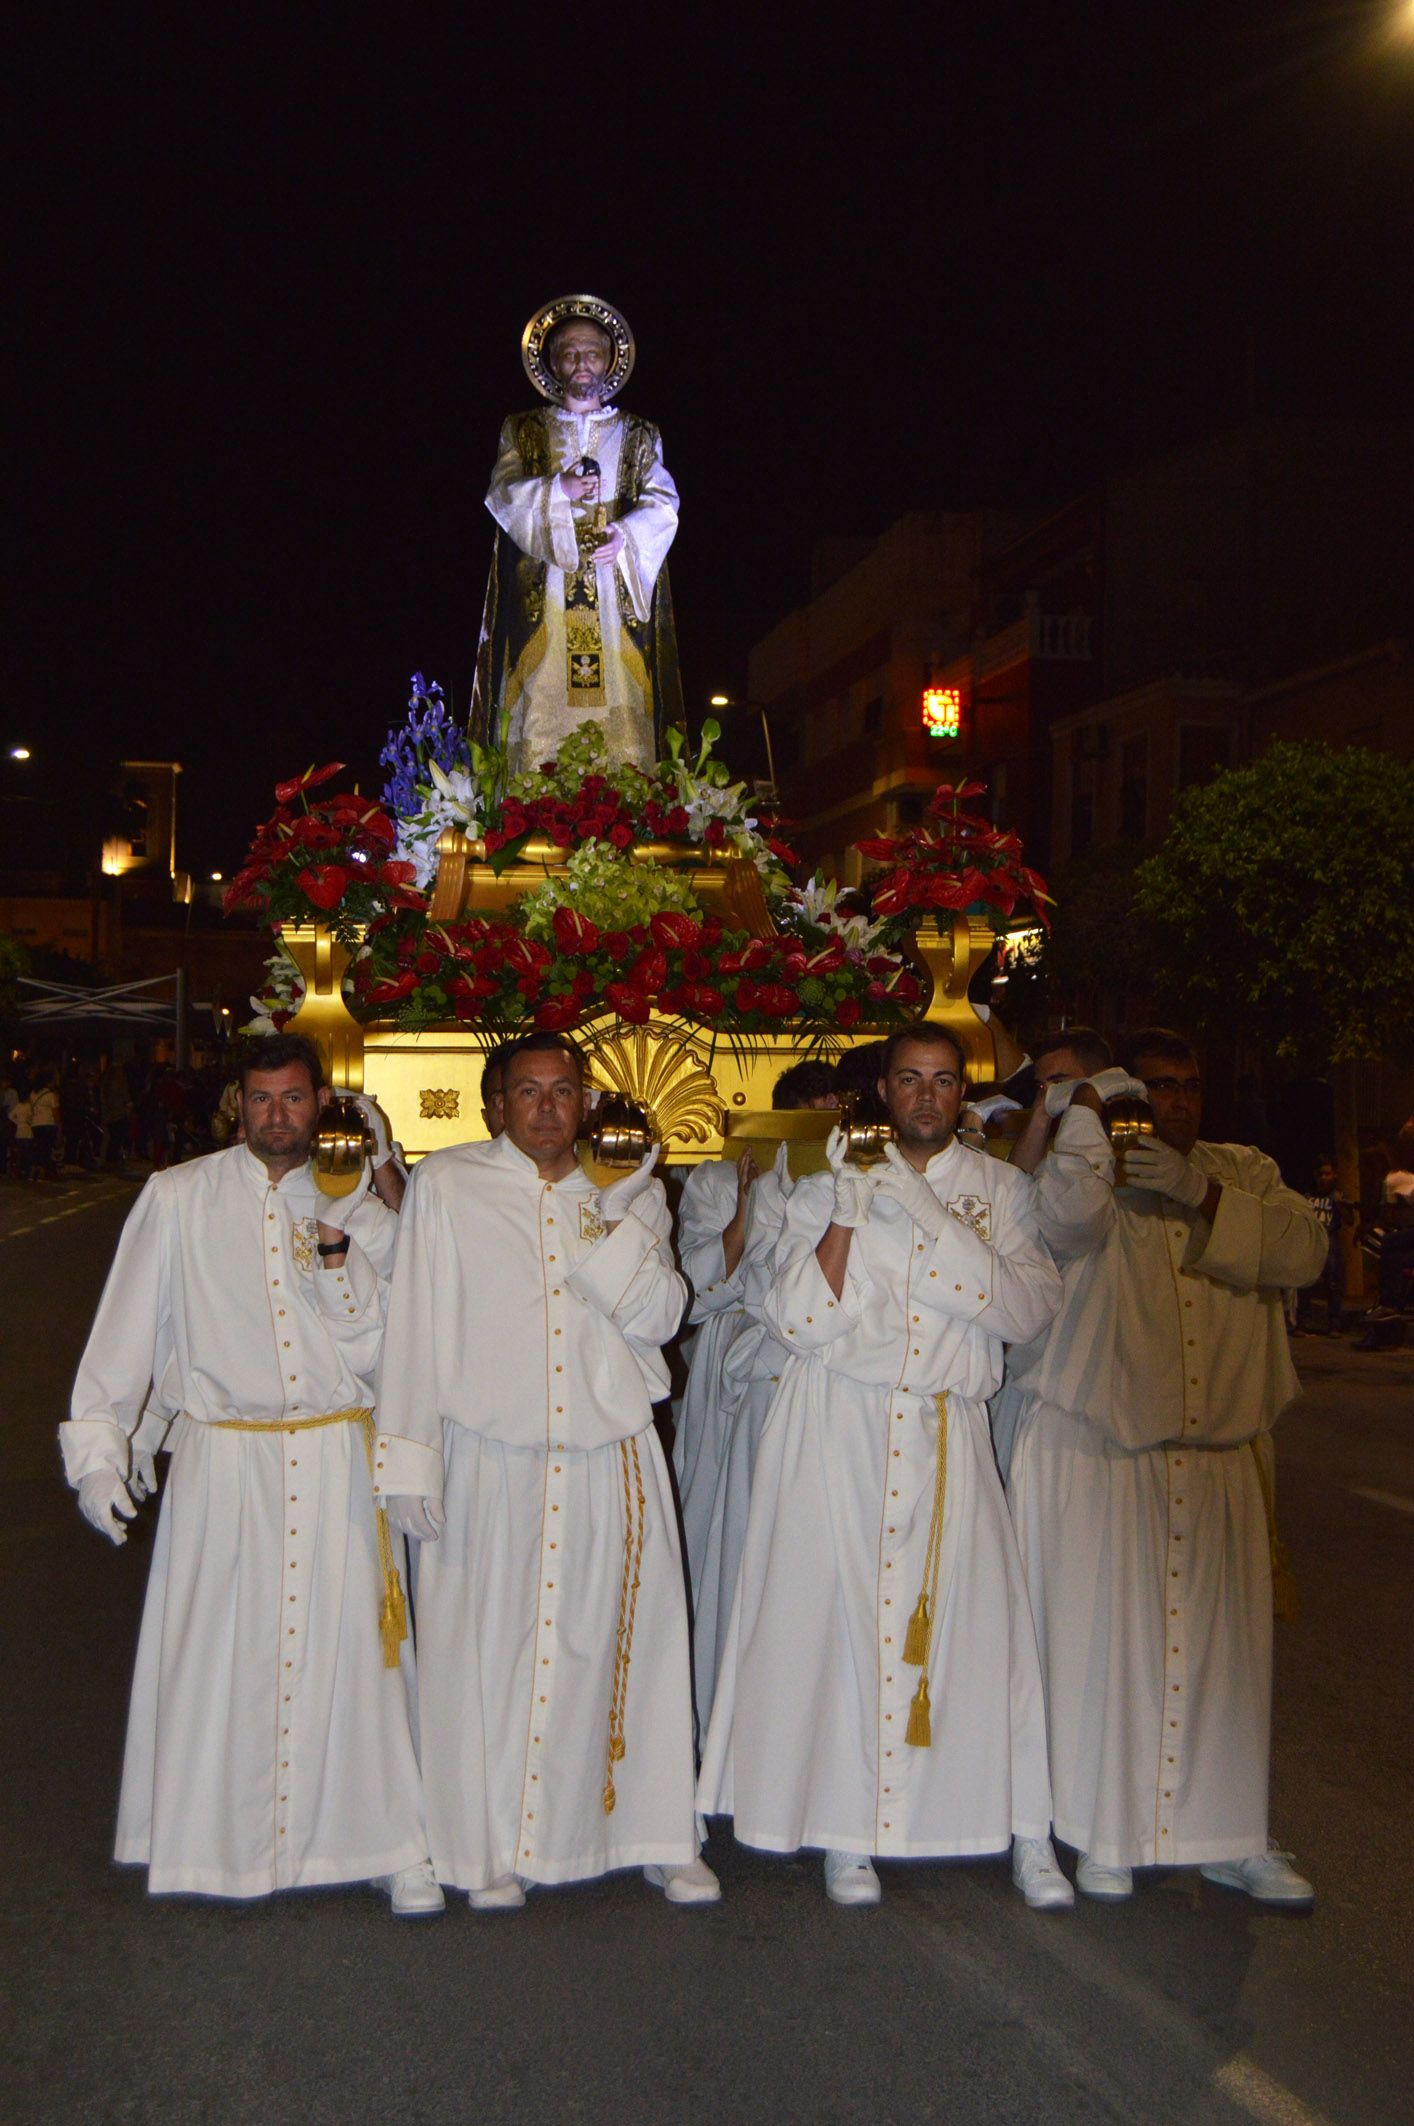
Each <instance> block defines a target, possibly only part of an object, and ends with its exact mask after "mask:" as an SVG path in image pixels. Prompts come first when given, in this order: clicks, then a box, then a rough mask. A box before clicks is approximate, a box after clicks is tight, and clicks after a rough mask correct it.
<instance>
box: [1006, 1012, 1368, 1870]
mask: <svg viewBox="0 0 1414 2126" xmlns="http://www.w3.org/2000/svg"><path fill="white" fill-rule="evenodd" d="M1129 1048H1130V1060H1131V1069H1132V1073H1133V1077H1134V1079H1135V1080H1136V1081H1138V1085H1139V1088H1140V1089H1141V1090H1142V1091H1143V1092H1144V1093H1145V1094H1146V1096H1147V1098H1148V1101H1149V1104H1150V1107H1151V1109H1152V1113H1153V1123H1154V1134H1153V1135H1152V1136H1150V1137H1146V1138H1141V1139H1140V1140H1139V1141H1138V1142H1131V1143H1127V1144H1126V1145H1125V1147H1124V1166H1123V1172H1122V1174H1117V1173H1116V1161H1115V1152H1114V1150H1113V1148H1112V1146H1111V1144H1110V1142H1109V1140H1108V1138H1107V1137H1106V1134H1105V1130H1104V1126H1103V1122H1102V1119H1101V1117H1102V1110H1103V1106H1104V1102H1105V1098H1106V1094H1107V1090H1109V1089H1112V1088H1110V1087H1108V1086H1107V1080H1108V1079H1109V1076H1110V1074H1109V1073H1107V1072H1102V1073H1101V1074H1100V1075H1099V1076H1098V1077H1092V1076H1091V1075H1090V1070H1091V1065H1092V1063H1093V1060H1094V1058H1093V1056H1092V1055H1091V1054H1089V1053H1086V1052H1083V1051H1082V1048H1081V1047H1080V1045H1079V1044H1077V1043H1075V1042H1072V1043H1071V1044H1069V1045H1067V1044H1066V1042H1065V1041H1064V1040H1063V1039H1062V1038H1061V1037H1057V1040H1056V1042H1055V1043H1052V1044H1047V1047H1046V1053H1045V1055H1044V1058H1042V1057H1041V1056H1040V1055H1039V1054H1038V1059H1037V1068H1038V1072H1039V1071H1040V1070H1041V1068H1042V1064H1043V1062H1044V1064H1045V1066H1047V1067H1048V1070H1049V1074H1050V1076H1051V1078H1052V1080H1053V1082H1052V1086H1051V1091H1050V1094H1049V1096H1048V1097H1049V1099H1050V1103H1051V1104H1050V1112H1051V1113H1052V1115H1054V1114H1056V1113H1057V1111H1058V1110H1059V1109H1061V1108H1062V1106H1063V1112H1061V1119H1060V1122H1059V1125H1058V1127H1057V1129H1056V1133H1055V1138H1054V1142H1053V1144H1052V1147H1051V1149H1050V1151H1049V1153H1048V1154H1047V1156H1046V1157H1045V1158H1044V1159H1043V1160H1042V1161H1041V1163H1040V1165H1039V1167H1038V1168H1037V1176H1036V1192H1037V1209H1038V1216H1039V1220H1040V1226H1041V1231H1042V1233H1043V1234H1044V1236H1045V1238H1046V1240H1047V1241H1048V1243H1049V1245H1050V1247H1051V1249H1052V1251H1053V1253H1054V1254H1055V1257H1056V1260H1057V1261H1058V1263H1059V1264H1060V1265H1061V1268H1062V1272H1063V1276H1064V1283H1065V1300H1064V1304H1063V1307H1062V1309H1061V1311H1060V1313H1059V1314H1058V1316H1057V1317H1056V1319H1055V1321H1054V1322H1053V1323H1052V1324H1051V1325H1050V1326H1049V1327H1048V1328H1047V1329H1045V1330H1044V1331H1043V1332H1042V1334H1040V1335H1039V1336H1036V1337H1033V1338H1031V1339H1029V1340H1027V1339H1023V1340H1021V1348H1019V1349H1016V1350H1013V1351H1012V1353H1011V1354H1010V1357H1009V1359H1008V1382H1007V1386H1006V1389H1005V1391H1004V1393H1003V1395H1002V1397H1001V1398H1000V1399H999V1402H998V1407H997V1411H996V1416H997V1418H998V1423H999V1430H1005V1431H1006V1432H1007V1433H1013V1434H1014V1437H1015V1444H1014V1446H1013V1449H1012V1454H1011V1469H1010V1477H1009V1483H1008V1493H1009V1497H1010V1500H1011V1506H1012V1512H1013V1515H1014V1517H1015V1521H1016V1528H1017V1535H1018V1538H1019V1541H1020V1544H1021V1552H1022V1557H1023V1559H1024V1560H1025V1565H1026V1576H1027V1581H1028V1584H1029V1586H1030V1590H1031V1601H1032V1607H1033V1610H1034V1612H1035V1617H1036V1630H1037V1636H1038V1638H1039V1641H1040V1647H1041V1663H1042V1669H1043V1672H1044V1675H1045V1679H1046V1705H1047V1717H1048V1724H1049V1733H1050V1746H1051V1778H1052V1782H1053V1784H1054V1788H1055V1805H1056V1806H1055V1822H1056V1833H1057V1836H1058V1837H1060V1838H1062V1839H1064V1840H1065V1842H1066V1843H1067V1844H1068V1845H1072V1846H1074V1847H1076V1848H1077V1850H1078V1852H1079V1855H1080V1858H1079V1864H1078V1867H1077V1871H1076V1885H1077V1887H1078V1888H1079V1889H1080V1890H1082V1891H1083V1892H1084V1893H1085V1894H1086V1895H1087V1896H1089V1897H1096V1898H1102V1899H1109V1900H1116V1899H1122V1898H1126V1897H1128V1896H1130V1895H1131V1893H1132V1891H1133V1887H1134V1879H1133V1870H1134V1869H1135V1868H1136V1867H1153V1866H1156V1865H1157V1866H1163V1865H1165V1864H1168V1865H1174V1866H1178V1865H1186V1866H1194V1865H1196V1866H1198V1867H1199V1868H1200V1869H1201V1871H1202V1873H1203V1874H1204V1875H1206V1876H1208V1877H1209V1878H1210V1879H1211V1880H1213V1881H1215V1882H1219V1883H1222V1884H1224V1885H1226V1886H1227V1887H1229V1888H1232V1889H1236V1890H1242V1891H1245V1892H1246V1893H1247V1895H1249V1896H1250V1897H1253V1898H1255V1899H1256V1900H1257V1901H1258V1902H1259V1903H1261V1904H1266V1905H1273V1906H1285V1907H1286V1908H1288V1909H1301V1908H1305V1907H1307V1906H1309V1905H1310V1904H1311V1902H1312V1900H1313V1897H1314V1892H1313V1890H1312V1888H1311V1885H1310V1883H1309V1882H1307V1881H1305V1880H1304V1879H1303V1877H1301V1876H1300V1875H1298V1874H1297V1872H1296V1870H1295V1869H1294V1868H1293V1867H1292V1865H1291V1862H1290V1856H1289V1855H1285V1854H1280V1853H1276V1852H1271V1851H1269V1850H1268V1845H1267V1767H1268V1756H1269V1750H1270V1729H1271V1687H1272V1594H1273V1584H1272V1563H1271V1559H1272V1548H1273V1540H1274V1529H1273V1526H1272V1497H1273V1489H1272V1486H1273V1467H1272V1449H1271V1428H1272V1426H1273V1424H1274V1423H1275V1421H1276V1419H1277V1417H1278V1416H1279V1415H1280V1414H1281V1411H1282V1410H1283V1409H1284V1408H1285V1406H1286V1405H1287V1404H1288V1403H1289V1402H1290V1401H1291V1400H1292V1398H1293V1397H1294V1396H1295V1395H1296V1393H1297V1380H1296V1376H1295V1373H1294V1371H1293V1369H1292V1364H1291V1359H1290V1357H1289V1355H1288V1352H1287V1340H1286V1328H1285V1323H1284V1320H1283V1312H1282V1288H1283V1287H1284V1286H1291V1285H1296V1286H1301V1285H1306V1284H1309V1283H1310V1282H1311V1281H1312V1280H1313V1279H1314V1278H1315V1277H1316V1276H1317V1275H1318V1274H1319V1272H1320V1269H1321V1266H1322V1263H1323V1261H1324V1257H1325V1245H1326V1243H1325V1235H1324V1233H1323V1232H1322V1230H1321V1227H1320V1224H1319V1222H1318V1220H1317V1219H1316V1217H1315V1215H1314V1213H1313V1212H1312V1210H1311V1208H1310V1206H1309V1204H1307V1202H1306V1201H1305V1199H1304V1198H1303V1197H1301V1196H1298V1195H1297V1194H1296V1193H1295V1192H1294V1190H1292V1189H1289V1188H1287V1187H1286V1186H1285V1185H1284V1183H1283V1182H1282V1179H1281V1176H1280V1174H1279V1173H1278V1171H1277V1169H1276V1167H1275V1166H1274V1165H1273V1163H1272V1161H1271V1160H1270V1159H1268V1158H1267V1157H1266V1156H1265V1154H1263V1153H1262V1152H1259V1151H1255V1150H1253V1149H1252V1148H1251V1147H1249V1146H1247V1145H1242V1144H1211V1143H1207V1142H1205V1141H1203V1140H1201V1139H1200V1137H1199V1134H1198V1130H1199V1123H1200V1119H1201V1112H1202V1085H1201V1080H1200V1077H1199V1071H1198V1061H1197V1057H1196V1056H1195V1054H1194V1052H1193V1049H1192V1048H1191V1046H1190V1045H1189V1043H1188V1042H1187V1041H1185V1040H1184V1039H1183V1038H1182V1037H1181V1036H1179V1035H1177V1034H1174V1033H1171V1032H1168V1031H1167V1030H1166V1029H1164V1028H1159V1027H1154V1028H1149V1029H1148V1030H1146V1031H1145V1032H1143V1033H1141V1034H1137V1035H1135V1037H1134V1039H1133V1040H1132V1042H1131V1043H1130V1044H1129ZM1067 1073H1068V1075H1067ZM1082 1081H1084V1082H1082ZM1120 1089H1123V1088H1120ZM1063 1103H1068V1104H1063ZM1117 1181H1118V1182H1119V1183H1120V1185H1119V1186H1116V1185H1115V1184H1116V1182H1117Z"/></svg>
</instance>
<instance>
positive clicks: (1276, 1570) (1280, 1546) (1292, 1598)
mask: <svg viewBox="0 0 1414 2126" xmlns="http://www.w3.org/2000/svg"><path fill="white" fill-rule="evenodd" d="M1300 1614H1301V1593H1300V1590H1299V1588H1298V1587H1297V1585H1296V1574H1295V1573H1294V1572H1293V1571H1292V1569H1291V1552H1290V1551H1289V1550H1288V1549H1287V1547H1286V1545H1285V1543H1283V1542H1281V1541H1280V1540H1279V1539H1278V1538H1277V1537H1276V1536H1273V1537H1272V1615H1273V1616H1274V1617H1276V1618H1278V1619H1279V1620H1280V1622H1281V1623H1283V1624H1294V1623H1295V1622H1296V1620H1297V1618H1298V1617H1299V1616H1300Z"/></svg>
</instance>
